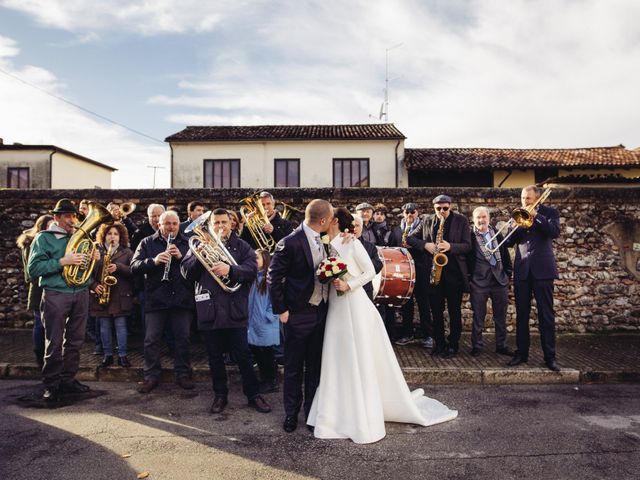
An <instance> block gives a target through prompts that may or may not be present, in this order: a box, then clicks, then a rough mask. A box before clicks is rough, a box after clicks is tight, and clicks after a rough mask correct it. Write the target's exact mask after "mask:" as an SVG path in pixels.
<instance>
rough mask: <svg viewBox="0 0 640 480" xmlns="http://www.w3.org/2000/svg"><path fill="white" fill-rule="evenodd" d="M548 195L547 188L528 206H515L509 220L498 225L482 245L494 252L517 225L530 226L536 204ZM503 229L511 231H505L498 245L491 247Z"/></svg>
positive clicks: (549, 191)
mask: <svg viewBox="0 0 640 480" xmlns="http://www.w3.org/2000/svg"><path fill="white" fill-rule="evenodd" d="M549 195H551V189H550V188H547V189H546V190H545V191H544V192H542V195H540V197H538V199H537V200H536V201H535V203H533V204H532V205H529V206H528V207H518V208H515V209H514V210H513V212H511V218H510V219H509V221H508V222H507V223H505V224H504V225H502V227H500V229H498V230H497V231H496V233H495V235H493V236H492V237H491V238H490V239H489V240H487V242H486V243H485V244H484V247H485V248H486V249H487V250H488V251H489V252H491V253H495V252H497V251H498V249H499V248H500V247H501V246H502V244H504V242H506V241H507V239H508V238H509V237H510V236H511V235H513V233H514V232H515V231H516V230H517V229H518V227H523V228H531V226H532V225H533V211H534V210H535V209H536V208H537V207H538V205H540V204H541V203H542V202H544V201H545V200H546V199H547V198H549ZM505 229H507V230H509V229H511V231H510V232H509V233H507V235H506V236H505V237H504V238H503V239H502V241H501V242H500V243H498V245H496V246H495V247H493V248H492V247H491V244H492V243H493V242H494V241H495V240H496V239H497V238H498V235H500V234H501V233H502V232H503V231H504V230H505Z"/></svg>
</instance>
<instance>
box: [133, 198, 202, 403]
mask: <svg viewBox="0 0 640 480" xmlns="http://www.w3.org/2000/svg"><path fill="white" fill-rule="evenodd" d="M179 229H180V219H179V218H178V214H177V213H176V212H174V211H173V210H167V211H166V212H164V213H162V215H160V220H159V228H158V231H157V232H156V233H154V234H153V235H151V236H149V237H146V238H144V239H143V240H142V241H141V242H140V245H138V248H137V249H136V252H135V253H134V255H133V259H132V260H131V271H132V272H133V274H134V275H140V276H143V277H144V299H145V300H144V315H145V325H146V330H145V336H144V384H143V385H142V386H141V387H140V388H139V389H138V391H139V392H140V393H149V392H151V390H153V389H154V388H156V387H157V386H158V384H159V383H160V373H161V370H162V365H161V363H160V340H161V338H162V332H163V330H164V327H165V324H166V323H170V324H171V328H172V330H173V335H174V337H175V350H174V370H175V374H176V383H177V384H178V385H180V386H181V387H182V388H184V389H187V390H190V389H192V388H193V382H192V381H191V361H190V358H189V330H190V327H191V321H192V319H193V310H194V308H193V283H189V282H187V281H186V280H185V279H184V278H182V275H181V274H180V260H182V257H184V256H185V255H186V254H187V251H188V250H189V244H188V242H187V238H186V237H185V236H184V235H182V234H181V233H180V232H179ZM169 235H171V237H172V238H173V241H172V242H168V238H169Z"/></svg>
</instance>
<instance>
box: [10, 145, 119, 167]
mask: <svg viewBox="0 0 640 480" xmlns="http://www.w3.org/2000/svg"><path fill="white" fill-rule="evenodd" d="M2 150H46V151H49V152H54V153H55V152H60V153H64V154H66V155H70V156H72V157H74V158H77V159H78V160H82V161H84V162H88V163H92V164H93V165H97V166H98V167H102V168H105V169H107V170H111V171H112V172H115V171H116V170H118V169H117V168H113V167H112V166H110V165H107V164H106V163H101V162H98V161H97V160H94V159H92V158H89V157H85V156H83V155H80V154H78V153H74V152H72V151H70V150H67V149H65V148H60V147H56V146H55V145H25V144H22V143H14V144H13V145H5V144H2V143H0V151H2Z"/></svg>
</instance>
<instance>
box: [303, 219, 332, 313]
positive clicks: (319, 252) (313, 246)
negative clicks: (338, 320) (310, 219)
mask: <svg viewBox="0 0 640 480" xmlns="http://www.w3.org/2000/svg"><path fill="white" fill-rule="evenodd" d="M302 231H303V232H304V234H305V235H306V237H307V241H308V242H309V249H310V250H311V256H312V257H313V268H314V272H313V281H314V286H313V294H311V298H310V299H309V303H310V304H311V305H320V302H321V301H322V300H323V299H324V301H325V302H326V301H327V300H328V298H329V286H328V285H322V284H321V283H320V282H319V281H318V277H317V276H316V274H315V269H316V268H318V265H319V264H320V262H321V261H322V260H323V259H324V248H323V247H322V240H321V239H320V234H319V233H318V232H316V231H315V230H313V229H312V228H311V227H309V226H308V225H307V224H306V223H304V222H302Z"/></svg>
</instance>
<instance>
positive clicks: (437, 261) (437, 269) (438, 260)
mask: <svg viewBox="0 0 640 480" xmlns="http://www.w3.org/2000/svg"><path fill="white" fill-rule="evenodd" d="M444 221H445V219H444V218H441V219H440V225H439V226H438V233H437V234H436V241H435V244H436V250H437V249H438V245H439V244H440V243H442V237H443V236H444ZM447 263H449V258H448V257H447V256H446V255H445V254H444V253H442V252H438V251H436V253H435V254H434V255H433V261H432V262H431V273H430V275H429V283H430V284H431V285H438V284H439V283H440V277H441V276H442V268H443V267H444V266H445V265H446V264H447Z"/></svg>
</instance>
